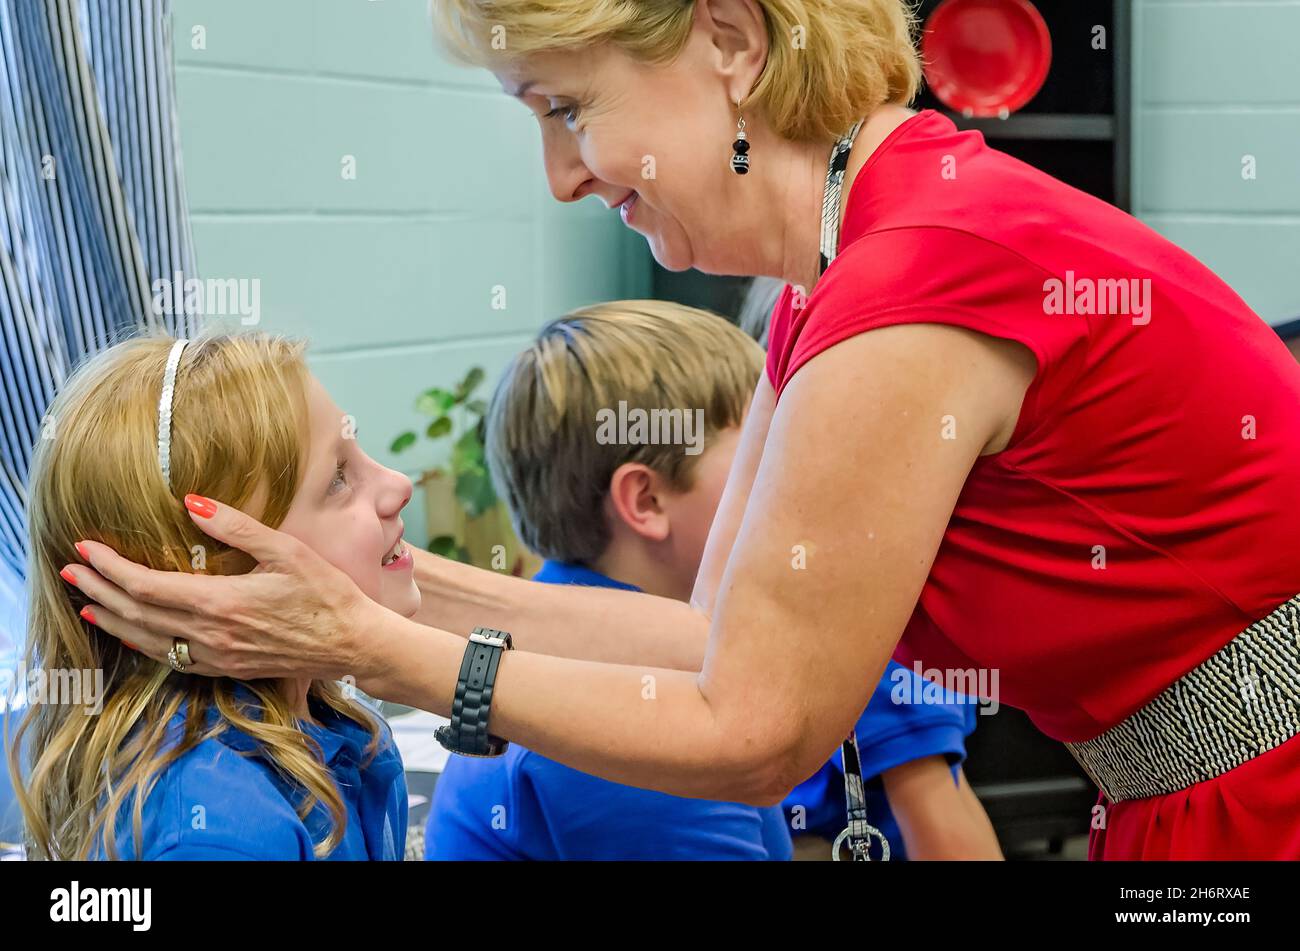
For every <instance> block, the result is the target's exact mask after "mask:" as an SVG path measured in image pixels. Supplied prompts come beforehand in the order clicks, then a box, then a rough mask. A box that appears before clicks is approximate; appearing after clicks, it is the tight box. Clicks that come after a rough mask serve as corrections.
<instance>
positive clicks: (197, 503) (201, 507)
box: [185, 495, 217, 518]
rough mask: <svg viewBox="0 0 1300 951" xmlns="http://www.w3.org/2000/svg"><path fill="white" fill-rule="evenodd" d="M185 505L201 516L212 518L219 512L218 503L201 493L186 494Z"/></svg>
mask: <svg viewBox="0 0 1300 951" xmlns="http://www.w3.org/2000/svg"><path fill="white" fill-rule="evenodd" d="M185 507H186V508H187V509H189V510H190V511H191V512H193V513H194V514H195V515H197V516H198V517H199V518H212V516H214V515H216V514H217V504H216V503H215V502H213V501H212V500H211V499H205V498H204V497H203V496H201V495H187V496H185Z"/></svg>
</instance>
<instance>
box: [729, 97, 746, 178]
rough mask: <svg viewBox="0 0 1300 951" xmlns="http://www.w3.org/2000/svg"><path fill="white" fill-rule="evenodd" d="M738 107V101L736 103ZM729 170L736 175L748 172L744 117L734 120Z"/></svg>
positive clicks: (738, 107)
mask: <svg viewBox="0 0 1300 951" xmlns="http://www.w3.org/2000/svg"><path fill="white" fill-rule="evenodd" d="M736 108H737V109H738V110H739V109H740V103H739V102H737V103H736ZM731 170H732V171H733V172H735V173H736V174H737V175H748V174H749V137H748V136H747V135H745V117H744V116H741V117H740V118H739V119H738V120H737V122H736V141H735V142H732V143H731Z"/></svg>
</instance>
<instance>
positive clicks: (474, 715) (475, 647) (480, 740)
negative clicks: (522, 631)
mask: <svg viewBox="0 0 1300 951" xmlns="http://www.w3.org/2000/svg"><path fill="white" fill-rule="evenodd" d="M513 648H514V645H513V644H512V643H511V642H510V635H509V634H508V633H506V632H505V631H494V630H492V628H489V627H476V628H474V631H473V633H472V634H470V636H469V643H468V644H467V645H466V646H465V659H464V660H462V661H461V664H460V677H459V678H458V679H457V680H456V698H455V699H454V700H452V702H451V723H450V724H448V725H447V726H440V727H438V729H437V730H435V731H434V734H433V735H434V736H435V737H437V739H438V742H439V743H441V744H442V745H443V746H445V747H446V748H447V749H449V750H451V751H452V752H453V753H459V754H460V755H461V756H500V755H501V754H502V753H504V752H505V751H506V747H508V746H509V745H510V744H509V743H508V742H507V741H505V740H503V739H501V738H500V737H497V736H493V735H492V734H490V733H488V715H489V714H490V713H491V710H492V687H493V685H494V684H495V683H496V679H497V668H498V667H499V666H500V664H501V654H502V653H503V652H505V651H508V650H512V649H513Z"/></svg>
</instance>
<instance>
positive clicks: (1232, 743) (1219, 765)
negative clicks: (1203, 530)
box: [1065, 595, 1300, 802]
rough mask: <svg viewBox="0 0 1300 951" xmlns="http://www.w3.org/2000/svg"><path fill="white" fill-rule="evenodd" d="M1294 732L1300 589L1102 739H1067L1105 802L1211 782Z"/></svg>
mask: <svg viewBox="0 0 1300 951" xmlns="http://www.w3.org/2000/svg"><path fill="white" fill-rule="evenodd" d="M1297 733H1300V595H1296V596H1295V597H1294V598H1292V599H1291V600H1290V601H1287V602H1286V603H1285V604H1283V605H1282V606H1281V607H1279V608H1277V609H1276V610H1275V611H1273V612H1272V613H1271V614H1269V615H1268V616H1267V617H1265V618H1261V619H1260V620H1258V621H1256V622H1255V623H1254V624H1252V625H1250V627H1248V628H1246V629H1245V630H1244V631H1242V632H1241V633H1240V634H1238V635H1237V636H1236V637H1234V638H1233V639H1232V640H1230V641H1229V642H1228V643H1227V644H1225V645H1224V646H1223V647H1222V648H1221V649H1220V650H1219V651H1218V652H1216V653H1215V654H1214V656H1212V657H1210V658H1209V659H1208V660H1206V661H1205V662H1204V663H1202V664H1200V665H1199V666H1197V667H1195V668H1194V669H1192V670H1190V671H1188V672H1187V673H1186V674H1184V675H1183V676H1182V677H1180V678H1179V679H1178V680H1176V681H1175V682H1174V683H1173V684H1172V685H1171V686H1169V687H1167V688H1165V689H1164V690H1163V691H1161V693H1160V694H1158V695H1157V696H1156V697H1155V698H1154V699H1153V700H1151V702H1150V703H1148V704H1147V705H1146V706H1144V707H1142V709H1140V710H1138V711H1137V712H1136V713H1134V714H1133V715H1132V716H1130V717H1129V718H1128V719H1126V720H1124V721H1123V722H1121V723H1118V724H1116V725H1115V726H1113V727H1111V728H1110V729H1109V730H1107V731H1106V732H1105V733H1103V734H1101V735H1100V736H1097V737H1094V738H1093V739H1091V740H1085V741H1084V742H1082V743H1066V744H1065V745H1066V747H1067V748H1068V749H1069V750H1070V752H1071V753H1073V754H1074V758H1075V759H1077V760H1078V761H1079V764H1080V765H1081V766H1082V767H1083V769H1084V771H1085V772H1086V773H1087V774H1088V775H1089V776H1090V777H1091V778H1092V781H1093V782H1095V783H1096V784H1097V786H1098V788H1100V789H1101V791H1102V792H1103V793H1105V794H1106V798H1107V799H1109V800H1110V801H1111V802H1122V801H1123V800H1125V799H1142V798H1144V797H1146V796H1160V795H1163V794H1165V793H1171V792H1177V791H1178V790H1180V789H1186V788H1187V787H1188V786H1191V785H1193V784H1194V783H1199V782H1201V781H1203V780H1206V779H1213V778H1214V777H1216V776H1220V775H1222V774H1223V773H1226V772H1227V771H1228V770H1230V769H1232V768H1234V767H1236V766H1240V765H1241V764H1242V763H1244V762H1246V761H1247V760H1251V759H1254V758H1255V757H1256V756H1259V755H1260V754H1262V753H1267V752H1268V751H1269V750H1271V749H1273V748H1274V747H1275V746H1281V745H1282V744H1283V743H1285V742H1286V741H1287V740H1289V739H1291V737H1293V736H1295V735H1296V734H1297Z"/></svg>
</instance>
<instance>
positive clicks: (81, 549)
mask: <svg viewBox="0 0 1300 951" xmlns="http://www.w3.org/2000/svg"><path fill="white" fill-rule="evenodd" d="M73 547H75V548H76V549H77V554H78V555H80V556H81V560H82V561H90V556H89V555H88V554H86V546H85V545H83V544H81V542H77V544H76V545H75V546H73Z"/></svg>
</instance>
